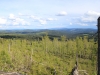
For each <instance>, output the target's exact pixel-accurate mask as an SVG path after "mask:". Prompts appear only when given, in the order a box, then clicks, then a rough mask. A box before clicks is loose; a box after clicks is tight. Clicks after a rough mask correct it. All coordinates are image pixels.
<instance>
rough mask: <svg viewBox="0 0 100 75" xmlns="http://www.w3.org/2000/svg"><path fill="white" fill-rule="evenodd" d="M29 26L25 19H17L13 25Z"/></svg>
mask: <svg viewBox="0 0 100 75" xmlns="http://www.w3.org/2000/svg"><path fill="white" fill-rule="evenodd" d="M20 24H21V25H29V23H28V22H26V21H25V20H24V19H21V18H15V20H14V21H13V25H20Z"/></svg>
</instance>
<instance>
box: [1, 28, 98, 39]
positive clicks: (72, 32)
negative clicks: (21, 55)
mask: <svg viewBox="0 0 100 75" xmlns="http://www.w3.org/2000/svg"><path fill="white" fill-rule="evenodd" d="M96 32H97V29H91V28H87V29H83V28H59V29H56V28H54V29H23V30H22V29H21V30H0V35H1V37H2V36H3V37H4V36H5V35H8V36H11V37H12V35H13V36H15V35H16V36H18V35H26V36H27V35H28V36H30V37H31V36H34V37H40V36H45V35H48V36H49V37H61V36H62V35H64V36H66V37H67V38H74V37H76V36H83V35H89V36H92V35H94V34H95V33H96Z"/></svg>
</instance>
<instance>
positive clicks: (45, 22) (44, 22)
mask: <svg viewBox="0 0 100 75" xmlns="http://www.w3.org/2000/svg"><path fill="white" fill-rule="evenodd" d="M39 22H40V23H41V24H47V21H46V20H42V19H41V20H39Z"/></svg>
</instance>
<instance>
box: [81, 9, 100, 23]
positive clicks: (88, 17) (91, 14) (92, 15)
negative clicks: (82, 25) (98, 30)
mask: <svg viewBox="0 0 100 75" xmlns="http://www.w3.org/2000/svg"><path fill="white" fill-rule="evenodd" d="M99 16H100V13H99V12H95V11H88V12H87V13H85V15H84V16H82V17H81V21H82V22H96V21H97V19H98V17H99Z"/></svg>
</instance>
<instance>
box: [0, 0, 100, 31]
mask: <svg viewBox="0 0 100 75" xmlns="http://www.w3.org/2000/svg"><path fill="white" fill-rule="evenodd" d="M99 16H100V0H1V1H0V29H47V28H97V27H96V25H97V18H98V17H99Z"/></svg>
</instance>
